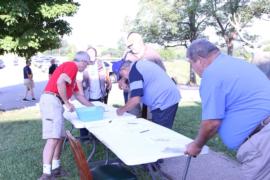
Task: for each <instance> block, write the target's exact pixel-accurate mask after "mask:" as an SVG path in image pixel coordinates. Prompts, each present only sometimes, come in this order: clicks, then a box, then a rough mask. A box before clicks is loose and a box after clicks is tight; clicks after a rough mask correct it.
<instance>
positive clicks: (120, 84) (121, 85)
mask: <svg viewBox="0 0 270 180" xmlns="http://www.w3.org/2000/svg"><path fill="white" fill-rule="evenodd" d="M118 87H119V88H120V89H121V90H124V91H127V90H128V89H129V87H128V84H127V83H126V79H124V78H121V79H120V80H119V81H118Z"/></svg>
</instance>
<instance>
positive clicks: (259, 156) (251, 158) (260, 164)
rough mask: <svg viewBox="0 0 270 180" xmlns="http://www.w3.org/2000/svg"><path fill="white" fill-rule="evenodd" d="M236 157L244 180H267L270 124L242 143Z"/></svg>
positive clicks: (269, 166) (269, 169) (269, 177)
mask: <svg viewBox="0 0 270 180" xmlns="http://www.w3.org/2000/svg"><path fill="white" fill-rule="evenodd" d="M236 157H237V159H238V161H239V162H240V163H241V170H242V172H243V175H244V177H245V180H269V179H270V123H269V124H268V125H266V126H265V127H264V128H263V129H262V130H260V131H259V132H258V133H256V134H254V135H253V136H252V137H251V138H250V139H248V140H247V141H246V142H245V143H243V144H242V145H241V146H240V148H239V149H238V151H237V156H236Z"/></svg>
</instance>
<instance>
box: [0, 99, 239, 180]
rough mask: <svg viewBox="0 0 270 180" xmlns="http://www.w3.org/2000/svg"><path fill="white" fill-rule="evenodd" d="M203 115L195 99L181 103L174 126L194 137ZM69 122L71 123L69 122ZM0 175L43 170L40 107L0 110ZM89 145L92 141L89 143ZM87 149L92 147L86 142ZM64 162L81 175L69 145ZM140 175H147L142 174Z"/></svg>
mask: <svg viewBox="0 0 270 180" xmlns="http://www.w3.org/2000/svg"><path fill="white" fill-rule="evenodd" d="M200 116H201V108H200V104H199V103H196V102H190V103H188V102H185V103H181V106H180V107H179V109H178V112H177V116H176V119H175V124H174V130H175V131H177V132H179V133H181V134H184V135H186V136H188V137H191V138H194V137H195V135H196V133H197V129H198V126H199V120H200ZM67 124H68V123H67ZM0 129H1V131H0V142H1V143H0V165H1V168H0V179H3V180H6V179H20V180H29V179H37V178H38V177H39V176H40V175H41V173H42V150H43V145H44V141H43V140H41V120H40V117H39V110H38V108H27V109H21V110H14V111H8V112H2V113H1V112H0ZM208 145H209V146H210V147H211V149H214V150H216V151H221V152H224V153H226V154H228V155H230V156H231V155H233V154H234V152H230V151H226V150H225V147H224V146H223V145H222V143H221V142H220V140H219V139H218V138H214V139H213V140H211V141H210V142H209V143H208ZM88 146H89V145H88ZM84 148H85V150H87V149H88V151H89V148H88V147H87V145H84ZM102 149H103V148H102V147H98V152H99V153H97V155H96V156H95V159H99V158H100V157H103V153H102V151H103V150H102ZM62 164H63V166H64V167H65V169H67V170H68V171H69V172H70V174H71V177H70V178H69V179H79V178H78V174H77V169H76V166H75V164H74V159H73V155H72V153H71V151H70V148H69V146H67V148H66V149H65V151H64V152H63V156H62ZM140 179H148V178H147V177H143V175H142V176H141V177H140Z"/></svg>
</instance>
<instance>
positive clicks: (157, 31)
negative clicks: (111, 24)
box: [129, 0, 207, 84]
mask: <svg viewBox="0 0 270 180" xmlns="http://www.w3.org/2000/svg"><path fill="white" fill-rule="evenodd" d="M140 5H141V8H140V10H139V12H138V14H137V16H136V18H135V20H134V21H133V23H132V24H133V26H132V28H131V30H129V31H136V32H139V33H141V34H142V35H143V37H144V39H145V41H146V42H151V43H157V44H159V45H161V46H163V47H165V48H168V47H174V46H185V47H187V46H188V44H189V43H190V42H192V41H193V40H194V39H197V38H198V37H199V36H200V35H201V34H202V32H203V31H204V30H205V28H206V25H207V21H206V20H207V18H206V16H205V15H204V14H205V12H204V11H203V10H204V8H203V3H202V2H201V0H182V1H180V0H170V1H169V0H141V1H140ZM129 24H130V23H129ZM188 84H196V76H195V74H194V72H193V71H192V68H190V81H189V82H188Z"/></svg>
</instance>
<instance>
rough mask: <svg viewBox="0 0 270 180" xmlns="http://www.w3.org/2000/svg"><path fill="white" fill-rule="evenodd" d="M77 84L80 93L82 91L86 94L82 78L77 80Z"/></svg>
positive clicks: (82, 93)
mask: <svg viewBox="0 0 270 180" xmlns="http://www.w3.org/2000/svg"><path fill="white" fill-rule="evenodd" d="M76 83H77V86H78V89H79V91H78V93H80V94H81V95H82V96H84V92H83V83H82V81H81V80H76Z"/></svg>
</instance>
